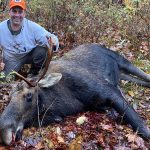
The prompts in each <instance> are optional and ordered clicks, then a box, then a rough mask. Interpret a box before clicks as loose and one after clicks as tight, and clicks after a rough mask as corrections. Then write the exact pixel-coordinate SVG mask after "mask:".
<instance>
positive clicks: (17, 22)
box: [0, 0, 59, 75]
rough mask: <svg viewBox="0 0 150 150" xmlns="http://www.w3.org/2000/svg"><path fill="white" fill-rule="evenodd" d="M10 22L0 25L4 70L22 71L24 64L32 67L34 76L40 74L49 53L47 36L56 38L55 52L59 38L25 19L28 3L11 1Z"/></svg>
mask: <svg viewBox="0 0 150 150" xmlns="http://www.w3.org/2000/svg"><path fill="white" fill-rule="evenodd" d="M9 8H10V9H9V16H10V19H8V20H5V21H3V22H1V23H0V47H1V49H2V54H3V55H2V58H3V61H2V62H1V63H0V70H3V71H4V73H5V74H6V75H7V74H9V73H10V72H11V70H15V71H19V70H20V68H21V67H22V66H23V65H24V64H32V67H31V73H32V74H34V75H36V74H38V72H39V70H40V69H41V68H42V67H43V65H44V62H45V59H46V54H47V44H48V40H47V37H49V38H51V39H52V42H53V44H54V45H55V48H56V49H55V50H57V49H58V46H59V43H58V38H57V37H56V36H55V35H54V34H51V33H49V32H48V31H46V30H45V29H44V28H43V27H41V26H40V25H38V24H36V23H35V22H32V21H31V20H28V19H26V18H25V15H26V3H25V0H10V2H9Z"/></svg>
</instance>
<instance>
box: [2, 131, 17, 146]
mask: <svg viewBox="0 0 150 150" xmlns="http://www.w3.org/2000/svg"><path fill="white" fill-rule="evenodd" d="M14 140H15V135H14V133H13V132H12V129H7V130H3V131H1V132H0V141H1V142H2V143H3V144H5V145H10V144H11V143H12V142H13V141H14Z"/></svg>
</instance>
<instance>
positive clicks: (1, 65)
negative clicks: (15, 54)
mask: <svg viewBox="0 0 150 150" xmlns="http://www.w3.org/2000/svg"><path fill="white" fill-rule="evenodd" d="M4 67H5V64H4V63H3V62H1V63H0V71H2V70H4Z"/></svg>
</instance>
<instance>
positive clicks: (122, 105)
mask: <svg viewBox="0 0 150 150" xmlns="http://www.w3.org/2000/svg"><path fill="white" fill-rule="evenodd" d="M109 100H110V105H111V106H112V107H113V108H114V109H115V110H116V111H117V112H118V113H119V114H120V115H122V117H123V118H124V119H125V120H126V121H127V122H128V123H129V124H130V125H131V126H132V128H133V130H134V131H136V132H137V133H138V134H139V135H140V136H141V137H143V138H144V139H145V140H150V130H149V128H148V127H147V126H146V125H145V124H144V122H143V120H142V118H141V117H140V116H139V115H138V114H137V112H136V111H135V110H134V109H133V108H132V107H131V106H130V105H129V104H128V102H127V101H126V99H125V98H124V97H123V96H122V94H121V92H120V91H119V90H118V89H115V88H114V89H112V95H110V97H109Z"/></svg>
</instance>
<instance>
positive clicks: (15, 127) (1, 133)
mask: <svg viewBox="0 0 150 150" xmlns="http://www.w3.org/2000/svg"><path fill="white" fill-rule="evenodd" d="M22 131H23V124H22V123H18V124H16V122H13V123H12V122H11V121H8V120H5V121H4V120H3V122H2V120H0V142H1V143H3V144H5V145H11V144H12V143H13V142H15V141H18V140H20V139H21V138H22Z"/></svg>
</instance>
